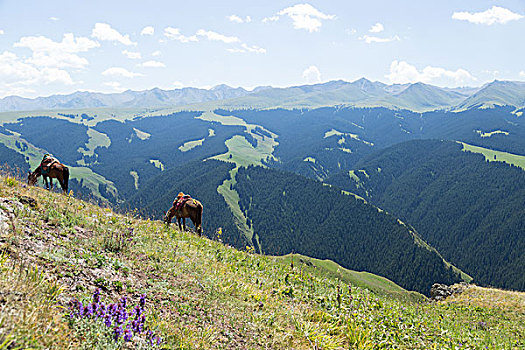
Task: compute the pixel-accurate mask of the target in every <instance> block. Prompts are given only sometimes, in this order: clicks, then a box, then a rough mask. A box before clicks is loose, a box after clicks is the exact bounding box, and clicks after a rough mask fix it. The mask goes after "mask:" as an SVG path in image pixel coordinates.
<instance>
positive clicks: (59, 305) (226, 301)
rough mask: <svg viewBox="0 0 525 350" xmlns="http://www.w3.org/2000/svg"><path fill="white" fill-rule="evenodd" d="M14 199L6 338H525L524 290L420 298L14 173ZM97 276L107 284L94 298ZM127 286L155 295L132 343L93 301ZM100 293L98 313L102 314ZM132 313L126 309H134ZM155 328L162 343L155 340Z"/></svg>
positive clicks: (434, 341)
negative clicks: (239, 246)
mask: <svg viewBox="0 0 525 350" xmlns="http://www.w3.org/2000/svg"><path fill="white" fill-rule="evenodd" d="M0 197H1V206H0V214H1V215H0V225H1V228H2V229H1V230H0V242H1V243H0V244H1V251H2V254H1V258H0V295H1V298H2V299H1V300H2V308H1V309H0V319H1V320H2V323H0V344H1V346H2V347H4V348H5V347H7V348H37V349H38V348H46V349H94V348H97V349H117V348H126V349H130V348H163V349H173V348H177V349H239V348H250V349H268V348H270V349H292V348H293V349H312V348H317V349H340V348H355V349H376V348H402V349H428V348H440V349H455V348H457V347H460V346H463V347H468V348H485V347H487V348H490V349H502V348H520V347H523V346H524V345H525V343H524V339H523V337H522V336H521V335H522V334H523V332H524V331H525V329H524V328H523V325H524V324H525V315H524V313H523V309H522V308H516V307H515V305H522V303H523V298H524V296H523V294H518V293H514V294H512V295H511V296H507V294H505V293H503V292H498V291H496V292H494V291H489V292H487V293H490V297H488V298H486V297H485V295H487V294H484V293H485V291H484V290H483V289H481V290H480V289H477V288H476V289H472V293H473V294H466V295H465V296H464V297H462V298H458V299H456V300H453V301H451V302H449V301H444V302H439V303H430V304H428V303H426V302H422V303H416V302H411V301H407V300H406V298H400V299H398V298H392V297H390V296H385V295H381V294H375V293H374V292H372V291H370V290H369V289H366V288H364V286H366V283H363V284H361V285H362V286H363V287H358V286H357V282H356V283H355V284H353V283H352V284H350V285H349V284H347V280H346V279H345V277H344V276H342V277H338V276H337V275H336V274H339V273H341V272H339V271H338V272H336V274H334V272H333V270H334V268H335V269H336V270H337V269H338V268H337V267H336V266H333V267H331V268H327V269H325V268H323V267H322V265H323V264H318V262H317V261H314V262H313V263H312V265H313V266H312V265H310V264H309V263H308V261H306V260H304V261H305V262H304V263H303V262H301V261H300V260H299V261H298V260H294V264H293V267H292V266H291V264H290V262H289V261H287V260H283V259H282V258H274V257H269V256H260V255H257V254H253V253H249V252H241V251H237V250H235V249H232V248H230V247H228V246H225V245H223V244H222V243H220V242H217V241H213V240H209V239H207V238H198V237H196V236H194V235H193V234H190V233H181V232H178V231H176V230H175V229H173V228H170V229H167V228H165V226H163V225H162V224H161V223H160V222H156V221H144V220H140V219H138V218H136V217H134V216H133V215H132V214H128V215H124V216H122V215H117V214H115V213H112V212H111V211H109V210H107V209H104V208H100V207H96V206H93V205H90V204H87V203H85V202H81V201H78V200H76V199H73V198H70V197H66V196H63V195H59V194H54V193H48V192H45V191H43V190H41V189H38V188H27V187H25V186H22V185H21V184H20V183H19V182H18V181H16V180H15V179H13V178H11V177H6V176H2V177H0ZM33 200H34V201H33ZM299 259H308V258H305V257H300V258H299ZM314 266H316V267H314ZM341 274H342V275H344V274H346V272H342V273H341ZM97 288H98V289H99V291H100V295H99V296H98V297H97V296H95V299H93V297H92V295H93V293H94V292H95V291H96V289H97ZM372 288H373V287H372ZM398 291H399V292H400V293H403V291H402V290H398ZM468 293H470V290H469V292H468ZM141 295H144V296H145V300H144V301H145V302H144V304H141V301H140V299H141ZM469 295H472V297H468V296H469ZM122 297H127V303H126V304H127V305H128V306H127V311H128V312H127V314H130V313H131V316H132V315H133V314H132V308H133V306H135V305H136V306H137V307H139V308H140V306H139V305H144V306H143V311H141V312H142V313H143V315H144V319H143V320H142V321H141V326H143V327H144V331H143V332H140V333H139V332H134V333H133V334H134V336H133V337H130V338H131V340H130V341H129V342H127V343H126V345H125V346H124V344H123V343H124V340H123V337H122V336H119V337H118V338H117V340H116V341H115V340H114V334H115V328H118V327H117V326H115V322H117V321H116V319H114V318H111V317H110V319H109V320H110V321H111V322H112V326H111V327H107V326H105V325H104V322H106V321H105V320H106V319H105V318H104V317H102V318H97V317H95V316H89V315H90V313H91V310H92V306H93V304H89V305H88V303H90V302H91V300H97V298H100V302H101V303H107V304H109V303H110V302H114V303H117V302H118V300H122ZM72 298H75V299H77V300H79V301H81V302H82V303H84V305H85V309H84V310H85V312H86V314H85V315H87V316H83V317H80V316H79V314H78V311H75V310H78V308H76V307H74V308H73V309H71V308H70V307H69V306H68V304H69V302H70V301H71V300H72ZM409 299H410V298H409ZM98 305H99V304H97V310H96V312H95V313H94V314H101V312H102V311H101V310H102V309H101V307H100V306H98ZM120 305H121V306H119V307H120V308H121V307H122V302H121V304H120ZM104 309H105V308H104ZM120 310H122V309H120ZM133 310H135V309H133ZM141 310H142V309H141ZM83 314H84V313H83ZM125 316H126V315H124V314H120V317H121V319H122V320H124V319H125ZM112 317H113V316H112ZM123 322H124V323H123V324H127V322H129V321H123ZM124 328H125V327H124ZM149 331H151V332H152V335H149V333H148V332H149ZM128 333H131V331H126V332H124V334H128ZM151 338H152V339H153V340H154V341H155V343H154V345H149V344H150V343H149V341H148V339H151ZM157 340H159V345H156V341H157Z"/></svg>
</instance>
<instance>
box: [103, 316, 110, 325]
mask: <svg viewBox="0 0 525 350" xmlns="http://www.w3.org/2000/svg"><path fill="white" fill-rule="evenodd" d="M104 319H105V321H104V324H105V325H106V327H111V316H110V315H106V316H105V317H104Z"/></svg>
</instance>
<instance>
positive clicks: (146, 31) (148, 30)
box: [140, 26, 155, 35]
mask: <svg viewBox="0 0 525 350" xmlns="http://www.w3.org/2000/svg"><path fill="white" fill-rule="evenodd" d="M154 33H155V28H153V27H152V26H146V27H144V28H142V31H141V32H140V35H153V34H154Z"/></svg>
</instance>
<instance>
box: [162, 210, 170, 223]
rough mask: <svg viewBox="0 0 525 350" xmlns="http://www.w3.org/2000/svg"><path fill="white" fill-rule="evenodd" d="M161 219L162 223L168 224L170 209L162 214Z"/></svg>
mask: <svg viewBox="0 0 525 350" xmlns="http://www.w3.org/2000/svg"><path fill="white" fill-rule="evenodd" d="M163 221H164V223H165V224H166V225H169V224H170V222H171V217H170V211H169V210H168V211H167V212H166V214H165V215H164V220H163Z"/></svg>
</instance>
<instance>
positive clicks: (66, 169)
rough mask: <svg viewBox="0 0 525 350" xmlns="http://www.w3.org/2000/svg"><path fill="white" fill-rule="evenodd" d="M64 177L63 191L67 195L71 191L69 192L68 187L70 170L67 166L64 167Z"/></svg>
mask: <svg viewBox="0 0 525 350" xmlns="http://www.w3.org/2000/svg"><path fill="white" fill-rule="evenodd" d="M62 177H63V179H62V181H63V182H64V187H63V190H64V192H65V193H66V194H67V193H69V191H68V187H69V168H68V167H67V166H65V165H64V172H63V175H62Z"/></svg>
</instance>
